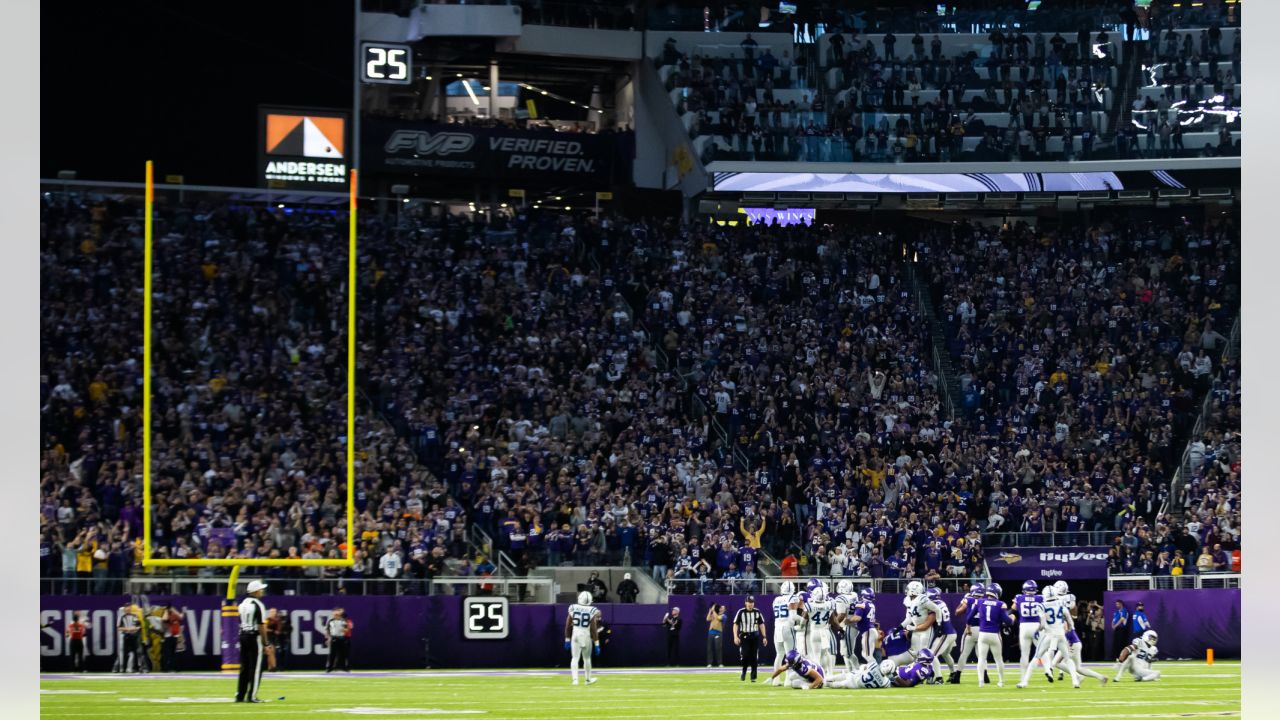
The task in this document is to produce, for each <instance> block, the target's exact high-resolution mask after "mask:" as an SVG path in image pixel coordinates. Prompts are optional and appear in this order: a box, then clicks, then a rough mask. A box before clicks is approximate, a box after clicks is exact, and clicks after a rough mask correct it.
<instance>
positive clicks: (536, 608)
mask: <svg viewBox="0 0 1280 720" xmlns="http://www.w3.org/2000/svg"><path fill="white" fill-rule="evenodd" d="M946 598H947V601H948V603H950V604H952V605H954V604H955V602H956V601H957V600H958V599H959V596H958V595H948V596H946ZM771 600H772V598H771V597H764V596H762V597H761V598H760V601H761V603H760V610H761V612H764V613H765V615H766V617H768V616H769V604H770V602H771ZM168 601H172V602H173V603H174V604H175V606H176V607H177V608H178V609H179V611H180V612H181V613H182V615H183V619H184V622H183V627H184V630H183V632H184V636H185V639H186V649H185V650H184V651H183V652H182V653H180V654H179V656H178V667H179V669H182V670H216V669H218V668H219V666H220V665H221V662H222V644H223V642H224V641H228V640H229V641H230V642H232V643H234V642H235V639H234V637H230V636H231V635H232V634H233V632H234V629H235V624H234V623H235V619H234V618H232V619H229V620H230V622H229V623H225V624H224V622H223V618H222V617H221V602H220V601H219V599H218V598H213V597H203V596H194V595H184V596H175V597H168V596H159V595H157V596H151V597H150V598H149V602H150V604H151V605H152V606H153V607H154V606H157V605H163V604H164V603H165V602H168ZM265 601H266V604H267V607H268V608H279V609H281V610H286V611H288V612H289V615H290V616H291V617H292V619H293V632H292V635H291V637H290V639H289V644H288V651H287V653H286V654H285V657H284V658H283V665H284V667H285V668H288V669H314V668H320V667H323V666H324V663H325V660H326V659H327V656H328V649H327V648H326V647H325V645H324V627H325V624H326V623H327V622H328V620H329V617H330V616H331V615H332V612H333V609H334V608H335V607H339V606H341V607H343V608H345V609H346V611H347V614H348V616H349V617H350V618H351V619H352V621H353V622H354V623H355V633H354V636H353V641H352V648H351V652H352V658H351V659H352V664H353V665H354V666H355V667H359V668H367V669H373V668H388V669H405V668H423V667H428V666H429V667H446V668H462V667H547V666H557V665H559V666H567V664H568V659H567V656H566V655H565V653H564V647H563V645H564V641H563V637H564V617H565V613H566V611H567V608H568V606H567V605H563V604H556V605H524V604H512V605H511V606H510V616H509V618H508V621H509V624H510V632H509V634H508V637H507V638H505V639H503V640H467V639H465V638H464V637H463V632H462V624H463V622H462V599H461V598H459V597H443V596H436V597H403V596H402V597H332V596H267V597H266V598H265ZM713 603H723V604H725V605H726V606H727V607H726V612H728V614H729V616H730V619H732V616H733V613H735V612H737V610H738V609H739V608H741V607H742V606H743V604H744V598H743V596H738V595H734V596H729V595H726V596H717V595H704V596H691V595H680V596H675V597H674V598H673V599H672V601H671V603H670V605H623V604H615V603H606V604H602V605H600V606H599V607H600V610H601V613H602V616H603V618H604V621H605V623H606V624H607V625H608V626H609V628H610V629H611V630H612V633H613V634H612V638H611V641H610V643H609V646H608V647H606V648H605V650H604V653H603V656H602V657H601V658H600V662H601V664H603V665H606V666H607V665H610V664H617V665H622V664H625V665H629V666H633V665H664V664H665V663H666V633H665V631H664V630H663V628H662V625H661V623H662V617H663V615H664V614H665V613H666V612H667V611H668V609H669V608H671V607H678V608H680V614H681V617H683V618H684V619H685V622H684V627H683V629H682V631H681V633H680V649H679V658H680V664H683V665H705V664H706V634H707V621H706V616H707V612H708V610H709V609H710V608H711V606H712V604H713ZM40 604H41V611H40V623H41V625H46V624H48V625H49V627H48V628H44V629H42V630H41V631H40V651H41V669H42V670H45V671H49V672H52V671H61V670H65V669H68V668H69V666H70V660H69V657H68V656H67V652H66V647H65V641H64V640H63V634H62V631H63V629H64V628H65V627H66V622H68V621H69V620H70V618H71V612H72V611H74V610H80V611H82V612H84V613H85V615H86V617H87V618H88V620H89V621H90V625H91V631H90V633H89V637H88V649H87V653H88V658H87V664H88V668H89V669H90V670H109V669H110V667H111V664H112V662H113V661H114V658H115V654H116V651H117V649H118V646H117V638H116V634H115V632H114V627H115V613H116V609H117V608H118V607H119V605H120V598H119V597H118V596H114V595H112V596H83V595H81V596H76V595H69V596H61V595H48V596H42V597H41V601H40ZM876 611H877V615H878V617H879V618H880V621H881V623H882V624H883V625H884V626H886V627H887V626H891V625H896V624H897V623H899V622H901V620H902V617H903V615H904V613H905V610H904V608H903V607H902V603H901V601H900V599H898V598H896V597H892V598H891V597H885V598H883V599H881V600H880V602H878V604H877V609H876ZM768 625H769V627H770V628H772V626H773V621H772V618H769V620H768ZM99 628H101V629H103V630H105V632H103V631H99ZM770 641H772V638H770ZM233 647H234V646H233ZM624 648H625V650H623V649H624ZM737 657H738V656H737V653H736V652H735V651H734V650H733V646H732V641H731V640H728V641H726V647H725V662H726V664H729V663H733V662H734V661H735V660H737ZM772 658H773V652H772V648H770V649H767V650H765V652H764V653H762V658H761V659H762V660H765V661H771V660H772Z"/></svg>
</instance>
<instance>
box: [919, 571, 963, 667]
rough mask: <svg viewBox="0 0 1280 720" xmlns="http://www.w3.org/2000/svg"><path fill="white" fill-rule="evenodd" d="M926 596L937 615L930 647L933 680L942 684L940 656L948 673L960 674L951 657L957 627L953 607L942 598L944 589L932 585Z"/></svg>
mask: <svg viewBox="0 0 1280 720" xmlns="http://www.w3.org/2000/svg"><path fill="white" fill-rule="evenodd" d="M925 597H927V598H928V599H929V602H931V603H933V607H934V609H935V612H936V615H935V620H934V623H933V630H934V636H933V644H932V645H931V646H929V649H930V650H932V651H933V658H934V660H933V675H934V678H933V681H934V682H935V683H939V684H941V682H942V675H941V672H942V668H941V666H939V665H938V658H941V659H942V661H943V662H945V663H946V664H947V674H948V676H949V677H954V676H957V675H958V674H959V671H958V670H956V663H955V661H954V660H952V659H951V651H952V649H954V648H955V646H956V634H957V633H956V628H955V626H954V625H952V623H951V609H950V608H948V607H947V603H946V602H945V601H944V600H943V599H942V591H941V590H939V589H938V588H936V587H931V588H929V589H928V590H926V591H925Z"/></svg>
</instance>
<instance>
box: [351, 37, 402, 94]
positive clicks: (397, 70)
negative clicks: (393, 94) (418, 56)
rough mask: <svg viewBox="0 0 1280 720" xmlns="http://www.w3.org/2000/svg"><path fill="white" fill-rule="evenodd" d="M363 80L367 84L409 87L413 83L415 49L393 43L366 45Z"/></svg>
mask: <svg viewBox="0 0 1280 720" xmlns="http://www.w3.org/2000/svg"><path fill="white" fill-rule="evenodd" d="M363 47H364V52H363V55H364V60H363V63H362V67H363V68H364V69H363V70H362V71H361V79H362V80H363V81H364V82H367V83H382V84H389V85H408V84H409V83H411V82H413V49H412V48H410V47H409V46H408V45H397V44H393V43H365V44H364V46H363Z"/></svg>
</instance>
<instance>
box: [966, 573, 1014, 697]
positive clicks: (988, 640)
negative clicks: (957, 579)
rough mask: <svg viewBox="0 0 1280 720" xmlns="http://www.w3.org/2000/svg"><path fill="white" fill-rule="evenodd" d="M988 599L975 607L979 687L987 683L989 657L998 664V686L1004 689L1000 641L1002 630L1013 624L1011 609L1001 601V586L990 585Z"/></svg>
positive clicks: (979, 602)
mask: <svg viewBox="0 0 1280 720" xmlns="http://www.w3.org/2000/svg"><path fill="white" fill-rule="evenodd" d="M986 595H987V596H986V597H984V598H982V599H980V600H978V601H977V602H975V603H974V605H973V611H974V614H976V615H977V616H978V687H982V686H983V685H985V684H986V682H987V676H986V671H987V655H988V654H990V655H991V657H992V658H993V659H994V660H995V662H996V685H997V686H998V687H1004V645H1003V643H1002V642H1001V641H1000V629H1001V628H1002V627H1004V626H1005V625H1011V624H1013V618H1011V617H1009V608H1008V607H1007V606H1006V605H1005V604H1004V603H1003V602H1001V601H1000V585H999V584H997V583H994V582H993V583H988V584H987V592H986Z"/></svg>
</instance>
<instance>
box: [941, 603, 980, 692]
mask: <svg viewBox="0 0 1280 720" xmlns="http://www.w3.org/2000/svg"><path fill="white" fill-rule="evenodd" d="M985 594H986V588H985V587H984V586H983V585H982V583H980V582H975V583H973V584H972V585H970V586H969V593H968V594H967V595H965V596H964V597H963V598H961V599H960V602H959V603H958V604H957V605H956V617H957V618H964V630H963V631H961V634H960V668H959V669H958V670H956V671H955V672H953V673H951V678H950V679H949V682H950V683H951V684H953V685H957V684H959V683H960V673H961V672H962V671H963V670H964V667H965V665H968V664H969V656H970V655H972V654H973V653H974V651H975V650H977V648H978V615H977V613H975V612H974V611H973V609H974V607H975V606H976V604H977V602H978V601H979V600H981V599H982V598H983V597H985Z"/></svg>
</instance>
